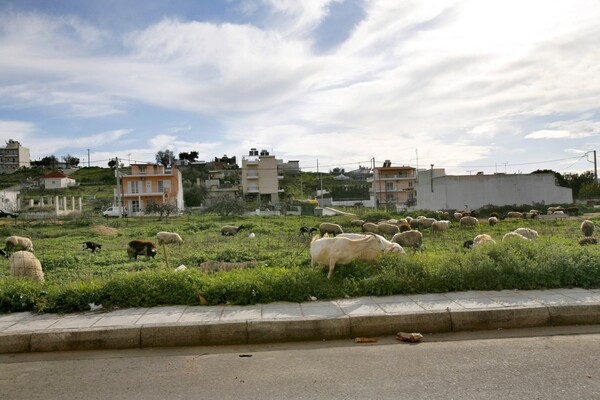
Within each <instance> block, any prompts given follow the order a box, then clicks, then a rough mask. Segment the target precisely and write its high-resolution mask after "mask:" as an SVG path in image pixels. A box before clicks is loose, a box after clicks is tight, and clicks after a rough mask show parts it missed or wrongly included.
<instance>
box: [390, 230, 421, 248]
mask: <svg viewBox="0 0 600 400" xmlns="http://www.w3.org/2000/svg"><path fill="white" fill-rule="evenodd" d="M392 242H394V243H398V244H399V245H400V246H402V247H409V248H411V249H413V250H419V249H421V248H422V246H423V234H422V233H421V232H419V231H413V230H411V231H406V232H400V233H396V234H395V235H394V236H393V237H392Z"/></svg>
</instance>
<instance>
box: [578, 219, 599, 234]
mask: <svg viewBox="0 0 600 400" xmlns="http://www.w3.org/2000/svg"><path fill="white" fill-rule="evenodd" d="M579 228H580V229H581V232H582V233H583V236H592V235H593V234H594V229H595V228H596V226H595V225H594V223H593V222H592V221H590V220H589V219H586V220H585V221H583V222H582V223H581V226H580V227H579Z"/></svg>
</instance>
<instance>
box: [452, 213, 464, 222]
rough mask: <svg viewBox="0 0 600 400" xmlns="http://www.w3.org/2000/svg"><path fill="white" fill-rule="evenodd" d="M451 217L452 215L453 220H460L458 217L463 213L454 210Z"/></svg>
mask: <svg viewBox="0 0 600 400" xmlns="http://www.w3.org/2000/svg"><path fill="white" fill-rule="evenodd" d="M453 217H454V219H455V220H457V221H460V219H461V218H462V217H463V215H462V213H459V212H455V213H454V214H453Z"/></svg>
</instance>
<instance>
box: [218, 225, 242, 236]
mask: <svg viewBox="0 0 600 400" xmlns="http://www.w3.org/2000/svg"><path fill="white" fill-rule="evenodd" d="M244 228H245V226H244V225H240V226H233V225H225V226H223V227H221V236H235V235H236V234H237V233H238V232H239V231H241V230H242V229H244Z"/></svg>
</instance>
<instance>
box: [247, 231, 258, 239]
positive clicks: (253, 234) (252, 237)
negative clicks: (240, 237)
mask: <svg viewBox="0 0 600 400" xmlns="http://www.w3.org/2000/svg"><path fill="white" fill-rule="evenodd" d="M255 237H256V233H254V232H250V234H249V235H248V238H249V239H254V238H255Z"/></svg>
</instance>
